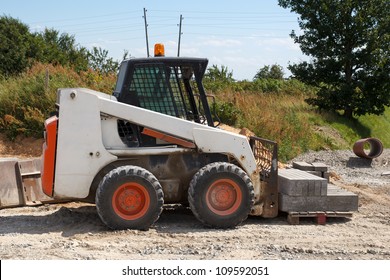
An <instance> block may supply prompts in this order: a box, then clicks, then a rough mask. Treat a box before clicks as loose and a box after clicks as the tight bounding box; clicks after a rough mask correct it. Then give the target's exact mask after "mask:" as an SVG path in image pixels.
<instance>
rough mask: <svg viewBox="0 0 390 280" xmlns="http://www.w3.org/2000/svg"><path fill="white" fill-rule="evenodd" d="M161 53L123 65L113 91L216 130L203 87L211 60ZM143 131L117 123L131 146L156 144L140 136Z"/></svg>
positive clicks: (121, 97)
mask: <svg viewBox="0 0 390 280" xmlns="http://www.w3.org/2000/svg"><path fill="white" fill-rule="evenodd" d="M162 53H163V50H162ZM159 54H160V55H159V56H155V57H149V58H135V59H129V60H125V61H123V62H122V63H121V66H120V70H119V74H118V79H117V83H116V87H115V91H114V96H115V97H116V98H117V100H118V101H119V102H123V103H126V104H130V105H134V106H137V107H141V108H144V109H148V110H152V111H155V112H159V113H162V114H165V115H170V116H173V117H177V118H181V119H185V120H188V121H193V122H197V123H201V124H205V125H208V126H211V127H214V121H213V116H212V113H211V110H210V107H209V103H208V100H207V98H208V96H207V95H206V92H205V90H204V87H203V84H202V79H203V76H204V73H205V71H206V68H207V64H208V60H207V59H203V58H183V57H164V56H163V55H161V51H160V53H159ZM142 129H143V128H140V127H138V126H137V125H134V124H131V123H129V122H127V121H122V120H119V121H118V130H119V134H120V137H121V138H122V141H124V142H125V144H127V145H128V146H138V145H140V144H147V145H154V143H153V141H154V140H155V139H154V138H153V139H149V138H148V137H147V136H145V135H142V134H140V131H141V132H142ZM151 141H152V142H151ZM140 142H141V143H140Z"/></svg>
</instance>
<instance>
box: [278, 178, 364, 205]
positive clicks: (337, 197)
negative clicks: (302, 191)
mask: <svg viewBox="0 0 390 280" xmlns="http://www.w3.org/2000/svg"><path fill="white" fill-rule="evenodd" d="M279 210H280V211H284V212H305V211H339V212H348V211H357V210H358V195H356V194H354V193H352V192H348V191H346V190H343V189H341V188H339V187H337V186H334V185H329V186H328V194H327V195H326V196H290V195H286V194H283V193H279Z"/></svg>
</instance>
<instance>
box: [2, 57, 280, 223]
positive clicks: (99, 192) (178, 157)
mask: <svg viewBox="0 0 390 280" xmlns="http://www.w3.org/2000/svg"><path fill="white" fill-rule="evenodd" d="M207 63H208V61H207V60H206V59H199V58H168V57H161V56H160V57H151V58H144V59H130V60H126V61H124V62H123V63H122V64H121V67H120V71H119V74H118V80H117V84H116V88H115V92H114V94H113V95H108V94H104V93H101V92H96V91H93V90H89V89H84V88H66V89H59V90H58V92H57V104H56V108H57V112H56V115H55V116H52V117H51V118H49V119H47V120H46V122H45V143H44V147H43V155H42V158H41V160H35V161H31V160H30V161H19V160H17V159H3V160H1V161H0V175H1V178H2V181H1V182H0V208H5V207H16V206H22V205H29V204H34V203H36V202H38V201H39V202H42V203H46V202H47V203H53V202H56V201H89V202H92V203H96V208H97V212H98V215H99V216H100V218H101V220H102V221H103V222H104V223H105V224H106V225H107V226H108V227H110V228H112V229H128V228H129V229H147V228H149V227H150V226H151V225H152V224H153V223H154V222H155V221H156V220H157V219H158V218H159V216H160V213H161V212H162V209H163V205H164V204H173V203H183V204H189V206H190V208H191V210H192V212H193V213H194V215H195V216H196V218H197V219H199V220H200V221H201V222H202V223H204V224H205V225H207V226H211V227H218V228H228V227H234V226H236V225H238V224H240V223H241V222H242V221H244V220H245V219H246V218H247V216H248V215H249V214H252V215H259V216H263V217H275V216H277V214H278V184H277V146H276V143H274V142H272V141H268V140H264V139H260V138H257V137H251V138H250V139H248V138H247V137H246V136H243V135H238V134H234V133H231V132H227V131H224V130H222V129H220V128H218V127H215V122H214V118H215V114H214V110H213V109H212V108H210V106H209V103H208V98H209V96H207V95H206V93H205V90H204V88H203V85H202V78H203V75H204V73H205V70H206V67H207ZM5 178H6V179H5ZM15 182H16V183H15Z"/></svg>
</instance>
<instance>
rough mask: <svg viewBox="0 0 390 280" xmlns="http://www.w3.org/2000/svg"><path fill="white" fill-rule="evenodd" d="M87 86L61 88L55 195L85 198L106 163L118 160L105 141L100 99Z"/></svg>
mask: <svg viewBox="0 0 390 280" xmlns="http://www.w3.org/2000/svg"><path fill="white" fill-rule="evenodd" d="M91 92H92V91H90V90H87V89H77V90H76V89H61V90H60V91H59V92H58V93H57V99H58V101H59V106H60V109H59V123H58V140H57V156H56V172H55V188H54V197H55V198H85V197H87V196H88V193H89V189H90V187H91V183H92V181H93V179H94V177H95V176H96V174H97V173H98V172H99V170H101V169H102V168H103V167H104V166H106V165H107V164H109V163H110V162H113V161H115V160H116V159H117V157H116V156H114V155H112V154H110V153H109V152H107V150H106V149H105V147H104V145H103V141H102V129H101V118H100V110H99V104H98V98H97V96H99V97H102V98H110V96H108V95H105V94H103V93H97V92H94V94H91Z"/></svg>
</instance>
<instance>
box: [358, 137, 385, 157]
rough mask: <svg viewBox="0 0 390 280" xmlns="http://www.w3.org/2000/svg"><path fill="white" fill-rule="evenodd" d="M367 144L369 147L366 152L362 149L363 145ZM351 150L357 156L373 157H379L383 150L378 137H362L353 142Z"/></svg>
mask: <svg viewBox="0 0 390 280" xmlns="http://www.w3.org/2000/svg"><path fill="white" fill-rule="evenodd" d="M366 144H368V145H369V146H370V147H369V149H368V153H367V152H366V151H365V150H364V146H365V145H366ZM353 152H354V153H355V155H357V156H358V157H362V158H367V159H373V158H376V157H379V156H380V155H381V154H382V152H383V145H382V142H381V141H380V140H379V139H376V138H364V139H360V140H358V141H356V142H355V144H354V145H353Z"/></svg>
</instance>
